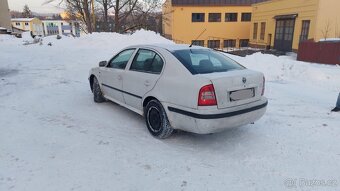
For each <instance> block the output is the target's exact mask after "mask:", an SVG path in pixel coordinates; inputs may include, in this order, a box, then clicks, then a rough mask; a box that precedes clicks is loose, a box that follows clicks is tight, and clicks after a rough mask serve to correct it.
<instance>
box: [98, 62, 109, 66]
mask: <svg viewBox="0 0 340 191" xmlns="http://www.w3.org/2000/svg"><path fill="white" fill-rule="evenodd" d="M106 65H107V61H101V62H99V67H105V66H106Z"/></svg>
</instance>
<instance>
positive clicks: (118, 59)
mask: <svg viewBox="0 0 340 191" xmlns="http://www.w3.org/2000/svg"><path fill="white" fill-rule="evenodd" d="M134 51H135V49H128V50H124V51H122V52H120V53H119V54H118V55H117V56H115V57H114V58H113V59H112V60H111V61H110V63H109V65H108V67H110V68H118V69H123V70H124V69H125V67H126V65H127V63H128V62H129V60H130V58H131V56H132V54H133V52H134Z"/></svg>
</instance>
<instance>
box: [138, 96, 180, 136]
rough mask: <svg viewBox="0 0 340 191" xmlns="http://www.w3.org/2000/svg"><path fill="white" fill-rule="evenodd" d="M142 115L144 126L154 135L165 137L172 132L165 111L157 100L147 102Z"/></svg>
mask: <svg viewBox="0 0 340 191" xmlns="http://www.w3.org/2000/svg"><path fill="white" fill-rule="evenodd" d="M144 116H145V122H146V126H147V127H148V130H149V132H150V133H151V135H153V136H154V137H157V138H159V139H165V138H168V137H169V136H170V135H171V134H172V133H173V131H174V129H173V128H172V127H171V126H170V123H169V120H168V117H167V115H166V112H165V110H164V108H163V106H162V104H161V103H160V102H159V101H158V100H151V101H149V102H148V103H147V105H146V107H145V111H144Z"/></svg>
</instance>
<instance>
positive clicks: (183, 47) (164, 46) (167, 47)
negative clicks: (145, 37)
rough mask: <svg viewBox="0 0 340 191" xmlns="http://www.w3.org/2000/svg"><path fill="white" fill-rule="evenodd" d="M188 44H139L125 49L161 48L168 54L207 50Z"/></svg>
mask: <svg viewBox="0 0 340 191" xmlns="http://www.w3.org/2000/svg"><path fill="white" fill-rule="evenodd" d="M189 46H190V45H189V44H141V45H135V46H129V47H127V48H156V49H157V48H162V49H165V50H168V51H170V52H172V51H176V50H187V49H208V48H205V47H202V46H191V47H189Z"/></svg>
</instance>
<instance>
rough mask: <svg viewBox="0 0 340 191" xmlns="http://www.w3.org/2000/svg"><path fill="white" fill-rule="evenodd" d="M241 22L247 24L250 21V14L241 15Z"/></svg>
mask: <svg viewBox="0 0 340 191" xmlns="http://www.w3.org/2000/svg"><path fill="white" fill-rule="evenodd" d="M241 21H242V22H249V21H251V13H242V16H241Z"/></svg>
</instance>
